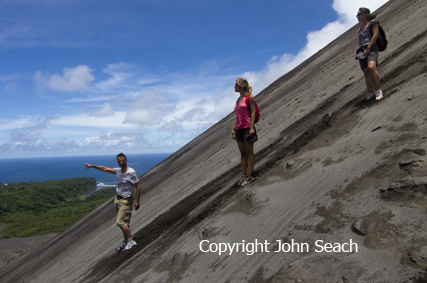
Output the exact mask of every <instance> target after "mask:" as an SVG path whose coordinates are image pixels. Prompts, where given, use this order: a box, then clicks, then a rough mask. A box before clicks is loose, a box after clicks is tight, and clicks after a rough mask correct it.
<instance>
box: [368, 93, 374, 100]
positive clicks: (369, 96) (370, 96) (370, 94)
mask: <svg viewBox="0 0 427 283" xmlns="http://www.w3.org/2000/svg"><path fill="white" fill-rule="evenodd" d="M373 96H374V94H373V93H368V96H367V97H366V100H369V99H371V98H372V97H373Z"/></svg>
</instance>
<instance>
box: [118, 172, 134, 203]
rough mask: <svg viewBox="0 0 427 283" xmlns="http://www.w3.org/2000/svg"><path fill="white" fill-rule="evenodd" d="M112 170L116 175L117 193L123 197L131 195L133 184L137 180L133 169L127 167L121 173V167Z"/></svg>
mask: <svg viewBox="0 0 427 283" xmlns="http://www.w3.org/2000/svg"><path fill="white" fill-rule="evenodd" d="M114 172H116V175H117V188H116V192H117V194H118V195H119V196H121V197H123V198H128V197H131V196H132V193H133V190H134V188H135V184H136V183H137V182H138V176H137V175H136V172H135V170H133V169H132V168H130V167H128V170H127V171H126V173H122V169H121V168H114Z"/></svg>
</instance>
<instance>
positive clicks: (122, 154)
mask: <svg viewBox="0 0 427 283" xmlns="http://www.w3.org/2000/svg"><path fill="white" fill-rule="evenodd" d="M119 156H123V157H124V158H125V159H126V160H128V159H127V158H126V155H125V154H124V153H123V152H120V153H119V154H117V156H116V159H118V158H119Z"/></svg>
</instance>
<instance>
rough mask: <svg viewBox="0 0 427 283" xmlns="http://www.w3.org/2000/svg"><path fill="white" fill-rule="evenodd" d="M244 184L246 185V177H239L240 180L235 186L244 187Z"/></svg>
mask: <svg viewBox="0 0 427 283" xmlns="http://www.w3.org/2000/svg"><path fill="white" fill-rule="evenodd" d="M244 183H246V176H240V180H239V182H237V186H244Z"/></svg>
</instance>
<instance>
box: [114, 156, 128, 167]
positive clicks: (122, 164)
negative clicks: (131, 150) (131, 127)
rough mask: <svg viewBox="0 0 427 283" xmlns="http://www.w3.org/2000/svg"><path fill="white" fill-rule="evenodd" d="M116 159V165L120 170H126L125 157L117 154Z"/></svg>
mask: <svg viewBox="0 0 427 283" xmlns="http://www.w3.org/2000/svg"><path fill="white" fill-rule="evenodd" d="M116 159H117V164H119V166H120V168H126V166H127V159H126V155H124V154H123V153H119V154H117V156H116Z"/></svg>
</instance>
